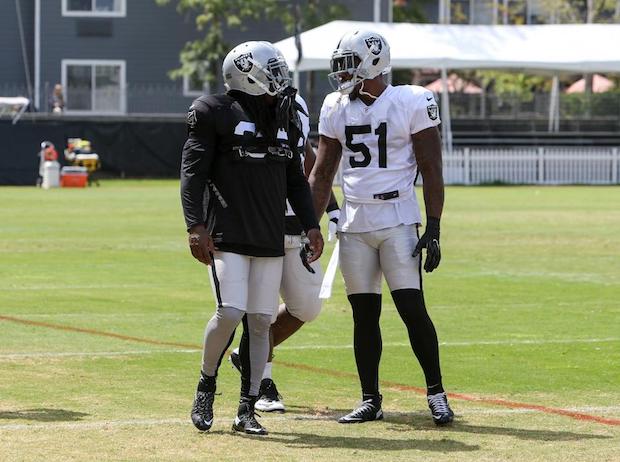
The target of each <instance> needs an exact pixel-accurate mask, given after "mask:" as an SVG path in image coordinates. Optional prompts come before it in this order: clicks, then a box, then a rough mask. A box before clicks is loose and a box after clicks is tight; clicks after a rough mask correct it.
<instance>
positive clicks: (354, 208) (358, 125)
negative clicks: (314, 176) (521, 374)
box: [319, 85, 440, 232]
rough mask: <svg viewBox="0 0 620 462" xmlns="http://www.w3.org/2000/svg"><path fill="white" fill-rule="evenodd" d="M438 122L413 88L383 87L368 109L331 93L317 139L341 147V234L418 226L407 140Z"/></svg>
mask: <svg viewBox="0 0 620 462" xmlns="http://www.w3.org/2000/svg"><path fill="white" fill-rule="evenodd" d="M439 123H440V119H439V110H438V107H437V103H436V102H435V98H434V96H433V94H432V93H431V92H430V91H428V90H426V89H425V88H422V87H419V86H416V85H399V86H396V87H393V86H391V85H388V86H387V88H386V89H385V90H384V91H383V93H381V95H380V96H379V98H377V99H376V100H375V101H374V102H373V104H371V105H370V106H366V104H364V102H362V101H361V100H360V99H359V98H357V99H355V100H354V101H351V100H350V99H349V97H348V95H341V94H340V93H338V92H334V93H330V94H329V95H327V97H326V98H325V101H324V102H323V107H322V108H321V116H320V119H319V134H320V135H323V136H327V137H329V138H333V139H337V140H338V141H340V144H341V145H342V159H341V162H340V168H341V170H342V180H343V184H342V191H343V194H344V199H345V202H344V204H343V206H342V210H341V217H340V219H339V221H338V227H339V230H340V231H349V232H366V231H374V230H377V229H383V228H388V227H392V226H398V225H400V224H405V225H408V224H414V223H420V222H421V217H420V210H419V206H418V202H417V199H416V196H415V189H414V186H413V181H414V179H415V175H416V170H417V164H416V160H415V155H414V152H413V142H412V140H411V135H413V134H415V133H417V132H419V131H421V130H424V129H426V128H429V127H434V126H436V125H438V124H439Z"/></svg>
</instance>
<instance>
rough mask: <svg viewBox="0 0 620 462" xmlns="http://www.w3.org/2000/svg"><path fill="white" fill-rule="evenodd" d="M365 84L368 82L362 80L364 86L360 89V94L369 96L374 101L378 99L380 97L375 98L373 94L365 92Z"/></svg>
mask: <svg viewBox="0 0 620 462" xmlns="http://www.w3.org/2000/svg"><path fill="white" fill-rule="evenodd" d="M364 82H366V81H365V80H362V86H361V87H360V91H359V94H360V95H364V96H368V97H369V98H372V99H377V98H378V96H375V95H373V94H371V93H368V92H367V91H364Z"/></svg>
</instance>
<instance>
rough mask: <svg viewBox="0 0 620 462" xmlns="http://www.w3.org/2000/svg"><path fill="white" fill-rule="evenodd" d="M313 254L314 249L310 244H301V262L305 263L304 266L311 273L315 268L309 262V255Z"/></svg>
mask: <svg viewBox="0 0 620 462" xmlns="http://www.w3.org/2000/svg"><path fill="white" fill-rule="evenodd" d="M311 254H312V250H310V246H309V245H308V244H304V243H302V244H301V248H300V249H299V258H301V263H302V264H303V265H304V268H306V269H307V270H308V271H309V272H310V273H312V274H314V273H315V271H314V268H312V266H310V263H308V257H309V255H311Z"/></svg>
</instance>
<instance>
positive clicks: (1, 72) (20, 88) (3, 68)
mask: <svg viewBox="0 0 620 462" xmlns="http://www.w3.org/2000/svg"><path fill="white" fill-rule="evenodd" d="M15 5H16V4H15V2H14V1H8V0H4V1H2V2H0V44H2V46H1V48H0V49H1V52H0V96H28V88H27V85H26V82H27V79H26V69H25V67H24V59H23V54H22V44H21V39H20V34H19V27H18V21H17V18H18V16H17V9H16V7H15ZM20 7H21V17H22V26H23V31H24V38H25V46H26V53H27V60H26V64H27V67H28V69H29V72H30V81H31V84H32V85H34V59H33V57H34V51H33V50H34V48H33V47H34V0H22V1H21V2H20Z"/></svg>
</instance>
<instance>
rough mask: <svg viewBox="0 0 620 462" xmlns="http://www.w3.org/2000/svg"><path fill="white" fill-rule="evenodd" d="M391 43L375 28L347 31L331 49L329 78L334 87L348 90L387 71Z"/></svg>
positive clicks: (346, 92) (388, 69)
mask: <svg viewBox="0 0 620 462" xmlns="http://www.w3.org/2000/svg"><path fill="white" fill-rule="evenodd" d="M390 69H391V67H390V46H389V45H388V43H387V42H386V41H385V39H384V38H383V37H382V36H381V35H380V34H377V33H376V32H373V31H369V30H357V31H354V32H347V33H346V34H345V35H344V36H343V37H342V38H341V39H340V42H338V46H337V47H336V49H335V50H334V52H333V53H332V59H331V70H332V72H331V73H330V74H329V80H330V83H331V84H332V87H333V88H334V90H338V91H339V92H341V93H342V94H345V95H347V94H349V93H351V91H353V88H354V87H355V86H356V85H357V84H358V83H360V82H361V81H363V80H366V79H374V78H375V77H377V76H378V75H381V74H387V73H388V72H390Z"/></svg>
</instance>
